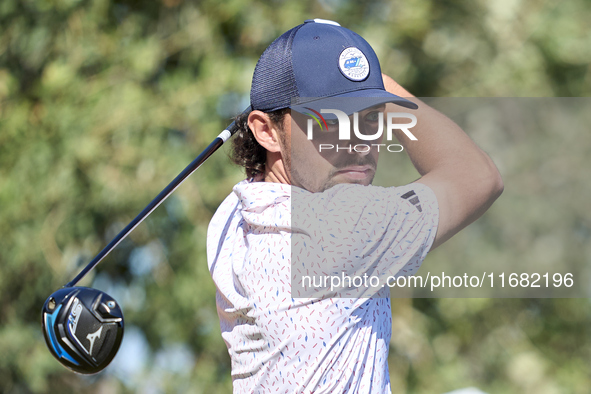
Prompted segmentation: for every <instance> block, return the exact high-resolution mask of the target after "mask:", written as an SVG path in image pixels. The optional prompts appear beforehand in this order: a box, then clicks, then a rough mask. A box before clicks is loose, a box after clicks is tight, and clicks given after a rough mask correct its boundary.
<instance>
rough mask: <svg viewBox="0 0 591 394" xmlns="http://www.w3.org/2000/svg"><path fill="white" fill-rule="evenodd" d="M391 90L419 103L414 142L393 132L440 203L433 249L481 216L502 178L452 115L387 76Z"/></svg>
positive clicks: (422, 180)
mask: <svg viewBox="0 0 591 394" xmlns="http://www.w3.org/2000/svg"><path fill="white" fill-rule="evenodd" d="M383 79H384V85H385V87H386V90H387V91H388V92H390V93H393V94H396V95H398V96H400V97H406V98H408V99H409V100H411V101H413V102H415V103H417V104H418V105H419V109H418V110H416V111H414V112H413V113H414V114H415V115H416V117H417V120H418V121H417V125H416V126H415V127H413V128H412V133H413V135H415V137H417V141H410V140H409V139H408V138H407V137H406V136H405V135H404V133H403V132H402V131H400V130H395V131H394V133H395V135H396V137H397V138H398V140H399V141H400V143H401V144H402V145H403V146H404V149H405V150H406V151H407V152H408V155H409V156H410V159H411V161H412V163H413V165H414V166H415V168H416V169H417V171H418V172H419V174H421V178H419V179H418V180H417V181H416V182H419V183H423V184H425V185H427V186H429V187H430V188H431V189H432V190H433V192H434V193H435V196H436V197H437V202H438V204H439V226H438V229H437V235H436V237H435V242H434V243H433V246H432V247H431V250H433V249H434V248H436V247H437V246H439V245H441V244H442V243H443V242H445V241H447V240H448V239H450V238H451V237H452V236H453V235H454V234H456V233H457V232H458V231H460V230H461V229H463V228H464V227H466V226H467V225H468V224H470V223H472V222H473V221H474V220H476V219H477V218H479V217H480V216H481V215H482V214H483V213H484V212H485V211H486V210H487V209H488V208H489V207H490V206H491V205H492V203H493V202H494V201H495V200H496V199H497V198H498V197H499V196H500V195H501V193H502V192H503V181H502V179H501V175H500V174H499V171H498V170H497V167H496V166H495V164H494V163H493V162H492V160H491V159H490V157H488V155H487V154H486V153H484V151H482V149H480V148H479V147H478V146H477V145H476V144H475V143H474V142H473V141H472V140H471V139H470V137H468V136H467V135H466V133H464V131H462V129H461V128H460V127H459V126H458V125H456V124H455V123H454V122H453V121H451V120H450V119H449V118H448V117H446V116H445V115H443V114H442V113H440V112H438V111H436V110H435V109H433V108H431V107H429V106H428V105H426V104H425V103H423V102H421V101H420V100H419V99H417V98H415V97H414V96H413V95H412V94H410V93H409V92H408V91H407V90H406V89H404V88H403V87H402V86H400V85H399V84H398V83H396V82H395V81H394V80H393V79H392V78H390V77H388V76H387V75H383Z"/></svg>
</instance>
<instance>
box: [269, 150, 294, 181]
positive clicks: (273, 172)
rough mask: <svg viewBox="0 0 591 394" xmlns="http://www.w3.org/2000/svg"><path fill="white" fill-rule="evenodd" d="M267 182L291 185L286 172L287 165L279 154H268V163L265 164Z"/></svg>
mask: <svg viewBox="0 0 591 394" xmlns="http://www.w3.org/2000/svg"><path fill="white" fill-rule="evenodd" d="M264 181H265V182H274V183H284V184H287V185H289V184H291V182H290V180H289V176H288V175H287V171H285V163H284V162H283V160H282V158H281V154H279V153H278V152H277V153H275V152H268V153H267V162H266V163H265V176H264Z"/></svg>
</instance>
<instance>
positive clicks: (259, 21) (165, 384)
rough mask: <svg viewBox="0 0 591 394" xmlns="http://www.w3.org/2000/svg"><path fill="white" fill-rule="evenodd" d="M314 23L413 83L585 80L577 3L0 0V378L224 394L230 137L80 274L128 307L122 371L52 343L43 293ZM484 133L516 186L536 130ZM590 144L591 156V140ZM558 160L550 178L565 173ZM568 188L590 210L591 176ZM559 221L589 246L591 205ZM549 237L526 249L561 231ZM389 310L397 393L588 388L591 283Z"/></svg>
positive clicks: (17, 384)
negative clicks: (218, 245)
mask: <svg viewBox="0 0 591 394" xmlns="http://www.w3.org/2000/svg"><path fill="white" fill-rule="evenodd" d="M314 17H319V18H325V19H332V20H337V21H339V22H340V23H341V24H342V25H343V26H346V27H348V28H351V29H352V30H354V31H356V32H358V33H360V34H361V35H362V36H364V37H365V38H366V39H367V40H368V41H369V42H370V43H371V44H372V46H373V47H374V49H375V50H376V52H377V54H378V56H379V57H380V59H381V63H382V69H383V71H384V72H386V73H387V74H389V75H391V76H393V77H394V78H395V79H396V80H398V81H399V82H400V83H401V84H402V85H403V86H405V87H407V88H408V89H409V90H410V91H412V92H413V93H414V94H416V95H417V96H425V97H426V96H468V97H470V96H472V97H478V96H481V97H485V96H588V95H590V94H591V71H590V70H591V68H590V65H589V64H590V60H591V40H590V38H591V36H590V34H591V33H590V32H591V30H589V29H588V21H589V20H591V18H590V17H591V4H590V3H589V2H588V1H585V0H571V1H567V2H551V1H542V0H503V1H484V0H479V1H468V0H463V1H435V0H412V1H404V2H403V1H386V0H367V1H352V0H317V1H312V0H305V1H297V2H296V1H280V0H272V1H267V2H262V1H250V2H248V1H244V0H229V1H225V2H219V1H214V0H202V1H188V0H160V1H156V0H154V1H139V0H2V1H0V298H1V299H2V301H3V302H2V304H1V305H0V355H1V356H0V392H4V393H30V392H32V393H45V392H47V393H50V392H51V393H54V392H81V391H84V392H97V393H104V392H150V393H152V392H207V393H213V392H229V391H231V378H230V363H229V357H228V355H227V352H226V348H225V345H224V343H223V341H222V339H221V336H220V332H219V325H218V319H217V314H216V309H215V287H214V285H213V283H212V281H211V279H210V277H209V272H208V270H207V263H206V257H205V237H206V230H207V225H208V221H209V219H210V217H211V215H212V214H213V212H214V211H215V209H216V208H217V206H218V204H219V203H220V202H221V201H222V199H223V198H225V196H226V195H227V194H228V193H229V192H230V191H231V188H232V186H233V185H234V184H235V183H236V182H237V181H239V180H241V179H242V173H241V171H240V169H238V168H236V167H233V166H231V165H230V164H229V162H228V160H227V157H226V156H225V155H224V154H223V153H218V154H216V155H214V156H213V157H212V158H211V159H210V160H209V161H208V162H207V163H206V164H205V165H204V166H203V167H202V168H201V169H200V170H199V171H198V172H197V173H195V174H194V175H193V176H192V178H191V179H190V180H189V181H188V182H187V183H186V184H185V185H183V186H182V187H181V188H180V189H179V190H177V191H176V192H175V194H174V196H173V197H171V199H170V200H169V201H167V202H166V203H165V204H163V206H162V207H160V208H159V209H158V210H157V211H156V212H154V213H153V214H152V215H151V217H150V218H149V219H148V220H147V221H146V222H145V223H144V224H142V225H141V226H140V227H138V228H137V229H136V230H135V231H134V232H133V233H132V235H131V236H130V237H129V239H128V240H126V241H124V242H123V243H122V244H121V245H120V246H119V247H118V248H117V249H116V250H115V251H114V252H113V253H112V254H111V255H110V256H109V257H108V258H107V259H106V260H105V261H104V262H103V263H101V265H100V266H99V267H98V268H97V269H95V271H94V272H93V273H92V274H91V275H89V276H88V277H87V278H86V279H85V280H84V281H83V283H82V284H84V285H94V286H96V287H97V288H99V289H102V290H105V291H107V292H109V293H110V294H111V295H113V296H114V297H115V298H116V299H118V300H119V302H121V303H122V305H123V309H124V312H125V316H126V327H127V333H126V337H125V339H124V345H123V346H124V348H122V349H121V351H120V354H119V355H118V356H117V358H116V359H115V361H114V365H113V367H109V369H107V371H106V372H104V373H101V374H99V375H97V376H94V377H81V376H78V375H75V374H73V373H71V372H68V371H67V370H65V369H64V368H63V367H62V366H60V365H59V363H57V362H56V361H55V360H54V359H53V358H52V356H51V355H50V353H49V351H47V349H46V347H45V343H44V341H43V339H42V334H41V330H40V309H41V306H42V304H43V302H44V301H45V299H46V297H47V296H48V295H49V294H50V293H51V292H53V291H54V290H55V289H57V288H58V287H60V286H62V285H63V284H64V283H65V282H67V281H68V280H69V279H70V278H72V277H73V276H74V275H75V274H76V273H77V272H78V270H79V269H80V268H81V267H82V266H84V265H85V264H87V262H88V261H89V260H90V259H91V258H92V257H93V256H94V255H95V254H96V253H97V252H98V251H99V250H100V249H101V248H102V247H103V246H104V245H105V244H106V243H107V242H108V241H109V240H110V239H111V238H112V237H113V236H114V235H115V234H116V233H117V231H119V230H120V229H121V228H122V227H123V226H124V225H125V224H127V222H129V220H131V219H132V218H133V217H134V216H135V215H136V214H137V213H138V212H139V211H140V210H141V209H142V208H143V207H144V206H145V205H146V204H147V203H148V202H149V201H150V200H151V199H152V198H153V197H154V196H155V195H156V194H157V193H158V192H159V191H160V190H161V189H162V188H163V187H164V186H165V185H166V184H167V183H168V182H169V181H170V180H171V179H172V178H173V177H174V176H175V175H176V174H177V173H178V172H180V170H181V169H182V168H184V166H185V165H186V164H188V163H189V162H190V161H191V160H192V159H193V158H194V156H195V155H196V154H197V153H198V152H199V151H201V150H202V149H203V148H204V147H205V146H206V145H207V144H208V143H209V142H210V141H211V140H212V139H213V138H214V137H215V136H216V135H217V134H218V133H219V131H220V130H221V129H222V128H223V127H224V126H225V125H226V124H227V123H228V120H229V118H230V117H231V116H233V115H235V114H237V113H239V112H240V111H241V110H242V109H243V108H244V107H245V106H246V105H247V104H248V91H249V88H250V79H251V76H252V71H253V69H254V66H255V64H256V61H257V59H258V56H260V54H261V53H262V51H263V50H264V48H265V47H266V46H267V45H268V44H269V43H270V42H271V41H272V40H273V39H274V38H276V37H277V36H278V35H279V34H281V33H283V32H284V31H286V30H287V29H289V28H291V27H293V26H295V25H297V24H299V23H301V22H302V21H303V20H305V19H308V18H314ZM481 137H482V138H483V139H482V141H484V142H486V144H483V146H484V148H485V149H486V150H491V151H492V152H494V153H496V155H497V157H495V154H494V153H491V154H492V155H493V158H494V159H495V160H497V161H503V162H504V163H506V167H504V168H501V169H502V171H504V175H506V176H507V177H508V178H509V179H516V182H515V183H514V184H510V185H508V186H512V185H522V184H523V182H524V181H523V179H522V178H520V177H519V174H520V171H522V170H523V169H524V168H522V167H520V166H519V165H517V164H520V163H521V165H523V166H529V167H527V168H531V166H532V165H537V164H535V163H540V162H542V161H543V159H542V158H541V157H538V156H536V154H538V155H540V154H541V153H539V152H538V153H536V150H535V146H536V141H535V138H534V137H535V136H531V135H527V136H525V137H523V138H529V140H527V142H523V143H522V144H521V145H519V149H521V150H519V151H518V152H517V151H512V150H511V149H512V147H511V146H505V145H503V144H502V139H501V140H499V139H495V138H489V137H490V134H486V135H485V136H481ZM583 137H584V136H583ZM487 138H488V139H487ZM517 138H518V137H517ZM587 138H588V137H587ZM499 141H500V142H499ZM477 142H479V141H478V140H477ZM489 145H490V146H489ZM584 146H587V145H584ZM527 147H529V148H530V149H529V150H528V149H527ZM560 154H564V155H568V154H569V153H568V150H567V149H561V150H560ZM576 154H577V156H573V161H572V163H574V165H579V166H585V165H587V167H586V168H589V167H588V166H589V160H588V159H587V160H585V159H586V157H589V155H588V154H589V151H588V150H586V149H582V148H581V149H579V150H578V151H577V152H576ZM578 155H587V156H586V157H582V156H578ZM515 156H518V157H525V158H526V160H524V161H521V162H518V163H517V164H516V161H515V160H513V161H512V158H514V157H515ZM528 160H529V161H528ZM581 168H584V167H581ZM549 169H550V170H552V171H554V173H553V174H554V176H555V178H556V179H559V178H560V177H562V176H565V177H567V176H568V174H570V173H571V170H572V168H569V167H568V166H566V168H563V167H561V166H551V167H550V168H549ZM408 171H409V172H408V174H409V175H408V176H409V177H411V178H412V176H413V175H412V170H410V169H409V170H408ZM578 173H581V174H582V173H583V172H578ZM528 179H529V178H528ZM566 179H569V178H568V177H567V178H566ZM525 182H527V179H526V181H525ZM534 186H535V185H534ZM564 187H566V188H568V187H569V184H568V183H567V184H566V185H564ZM587 187H588V184H587ZM534 190H536V189H534ZM542 190H543V189H542ZM573 193H574V194H576V193H579V194H578V196H579V197H577V198H578V199H579V200H578V201H579V204H583V206H585V205H586V206H588V204H589V203H588V201H589V199H588V198H584V197H580V196H589V191H588V190H587V189H581V190H579V189H576V190H572V191H571V193H570V194H573ZM519 196H520V194H519V191H518V190H512V189H511V188H510V187H508V188H507V189H506V191H505V195H504V196H503V198H502V199H506V201H508V203H506V204H502V205H501V208H500V210H499V211H498V212H501V213H502V214H500V213H498V214H497V215H496V216H493V214H490V215H489V216H487V217H488V219H487V217H485V218H483V220H485V221H486V220H488V222H486V223H488V227H487V226H484V227H485V229H484V230H482V228H480V227H471V228H469V229H467V230H465V233H466V234H467V235H464V238H459V241H456V243H455V244H450V246H449V248H448V249H447V251H446V249H445V248H446V246H444V247H442V248H441V249H440V250H438V251H437V254H434V255H433V256H431V257H428V258H427V262H426V264H436V260H437V258H438V257H437V256H441V258H447V259H452V258H453V257H454V255H455V254H457V253H461V248H458V247H457V245H462V242H465V240H466V239H470V238H469V237H470V235H469V234H472V233H471V231H472V230H470V229H474V228H476V229H479V230H478V232H477V235H478V236H479V237H481V238H482V237H483V238H482V239H484V240H488V242H489V243H493V242H495V239H494V237H493V236H492V235H491V234H493V233H495V231H496V232H497V233H499V232H503V231H505V232H509V231H510V229H511V212H513V211H520V210H523V209H527V202H525V201H524V200H523V199H521V200H520V199H519ZM539 198H543V195H540V196H539ZM509 202H510V203H509ZM560 203H561V204H563V205H562V206H563V207H568V205H569V204H570V201H569V193H565V195H564V196H563V199H562V200H560ZM578 209H581V207H580V206H579V208H578ZM512 210H513V211H512ZM583 211H584V210H583ZM587 211H588V210H587ZM575 212H576V211H575ZM534 215H538V216H540V217H542V216H543V215H544V212H539V211H536V212H535V213H534ZM493 218H494V219H493ZM559 219H560V220H562V222H561V223H560V226H558V227H557V228H558V229H557V231H570V230H571V229H573V228H574V229H580V231H582V232H585V231H586V233H585V234H587V235H585V237H586V238H585V239H587V240H588V238H589V229H590V228H591V223H590V221H589V217H588V216H587V217H585V216H580V215H579V216H577V215H575V214H571V215H563V216H559ZM476 225H478V224H476ZM535 225H536V222H535V221H534V222H532V226H535ZM532 226H530V227H526V228H525V231H532ZM486 228H492V230H490V231H487V230H486ZM533 229H534V230H535V227H533ZM564 229H566V230H564ZM493 235H494V234H493ZM537 235H538V234H533V235H532V236H531V237H530V238H531V240H530V241H531V242H532V243H533V244H535V242H538V243H540V242H542V244H543V243H544V240H545V239H546V240H547V239H548V238H539V237H538V238H537ZM542 235H543V234H542ZM466 237H468V238H466ZM473 237H474V236H473ZM482 239H481V240H480V241H479V244H481V245H484V246H483V247H486V242H485V241H482ZM556 239H558V241H556V240H554V242H560V239H562V238H560V237H557V238H556ZM458 242H459V243H458ZM579 244H580V245H581V246H580V247H586V246H584V243H579ZM579 244H576V245H575V247H577V245H579ZM523 246H524V247H527V244H526V245H523ZM541 246H543V245H541ZM542 250H543V248H542ZM446 253H447V254H446ZM585 253H586V256H587V263H588V262H589V260H590V259H591V257H589V256H591V251H590V249H589V248H588V247H586V249H585ZM564 258H568V254H565V256H564ZM393 312H394V322H393V334H394V335H393V339H392V344H391V352H390V354H391V356H390V369H391V379H392V388H393V391H394V392H408V393H436V392H444V391H449V390H452V389H456V388H460V387H466V386H470V385H474V386H478V387H480V388H481V389H483V390H486V391H489V392H491V393H588V392H589V390H590V387H591V380H590V378H589V373H588V368H589V362H590V361H591V354H590V353H591V347H590V344H589V334H590V333H589V326H590V323H591V312H589V302H588V300H586V299H578V300H575V299H573V300H499V299H434V300H432V299H418V300H403V299H401V300H393ZM126 346H127V348H126Z"/></svg>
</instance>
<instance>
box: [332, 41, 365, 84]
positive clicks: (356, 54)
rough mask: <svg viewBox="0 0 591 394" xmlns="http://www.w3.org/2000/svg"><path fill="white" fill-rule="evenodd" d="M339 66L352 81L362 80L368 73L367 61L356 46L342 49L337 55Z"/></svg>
mask: <svg viewBox="0 0 591 394" xmlns="http://www.w3.org/2000/svg"><path fill="white" fill-rule="evenodd" d="M339 68H340V70H341V72H342V73H343V75H344V76H345V77H347V78H349V79H350V80H352V81H363V80H364V79H365V78H367V76H368V75H369V62H368V61H367V58H366V57H365V55H364V54H363V52H361V51H360V50H359V48H356V47H349V48H345V49H343V52H341V55H340V56H339Z"/></svg>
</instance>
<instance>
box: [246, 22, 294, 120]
mask: <svg viewBox="0 0 591 394" xmlns="http://www.w3.org/2000/svg"><path fill="white" fill-rule="evenodd" d="M302 26H303V25H300V26H296V27H294V28H293V29H291V30H288V31H286V32H285V33H283V34H282V35H281V36H280V37H279V38H277V39H276V40H275V41H273V43H272V44H271V45H269V47H268V48H267V49H266V50H265V52H263V54H262V55H261V57H260V59H259V61H258V63H257V65H256V67H255V69H254V74H253V76H252V87H251V90H250V103H251V105H252V109H258V110H261V111H275V110H278V109H282V108H287V107H289V106H290V104H291V99H292V97H298V95H299V94H298V88H297V86H296V81H295V77H294V74H293V68H292V62H291V45H292V43H293V39H294V37H295V34H296V33H297V31H298V30H299V29H300V28H301V27H302Z"/></svg>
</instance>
